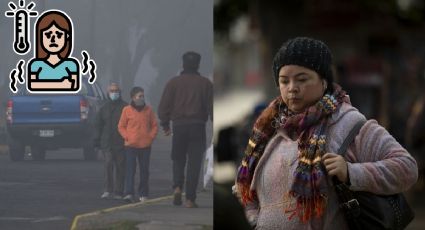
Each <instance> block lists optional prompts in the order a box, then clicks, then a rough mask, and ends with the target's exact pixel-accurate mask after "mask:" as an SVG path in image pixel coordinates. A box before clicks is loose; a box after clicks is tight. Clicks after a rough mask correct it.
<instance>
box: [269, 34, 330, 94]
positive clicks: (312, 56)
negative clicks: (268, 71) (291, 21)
mask: <svg viewBox="0 0 425 230" xmlns="http://www.w3.org/2000/svg"><path fill="white" fill-rule="evenodd" d="M331 64H332V54H331V51H330V50H329V48H328V46H327V45H326V44H325V43H323V42H322V41H319V40H316V39H313V38H308V37H296V38H294V39H290V40H288V41H287V42H285V43H284V44H283V45H282V47H281V48H280V49H279V51H278V52H277V53H276V55H275V57H274V59H273V75H274V79H275V82H276V85H279V71H280V69H281V68H282V67H283V66H285V65H298V66H302V67H305V68H308V69H311V70H313V71H315V72H316V73H317V74H319V76H320V78H322V79H325V80H326V81H327V83H328V90H327V91H330V92H333V87H332V85H333V84H332V83H333V76H332V70H331Z"/></svg>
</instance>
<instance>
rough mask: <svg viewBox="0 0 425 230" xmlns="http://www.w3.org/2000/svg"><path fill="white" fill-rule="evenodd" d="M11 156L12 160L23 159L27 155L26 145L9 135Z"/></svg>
mask: <svg viewBox="0 0 425 230" xmlns="http://www.w3.org/2000/svg"><path fill="white" fill-rule="evenodd" d="M8 146H9V156H10V160H12V161H22V160H24V155H25V145H24V144H22V143H20V142H18V141H16V140H13V139H12V138H10V137H9V140H8Z"/></svg>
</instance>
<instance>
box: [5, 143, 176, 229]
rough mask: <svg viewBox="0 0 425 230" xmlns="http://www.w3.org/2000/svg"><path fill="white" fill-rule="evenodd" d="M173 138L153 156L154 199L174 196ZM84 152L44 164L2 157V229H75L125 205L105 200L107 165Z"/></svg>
mask: <svg viewBox="0 0 425 230" xmlns="http://www.w3.org/2000/svg"><path fill="white" fill-rule="evenodd" d="M170 145H171V143H170V139H169V138H166V137H161V136H160V137H159V138H158V140H157V141H156V142H155V144H154V146H153V150H152V157H151V168H150V172H151V180H150V182H151V184H150V189H151V198H155V197H160V196H165V195H169V194H171V160H170V157H169V150H170ZM82 158H83V155H82V151H80V150H77V149H68V150H61V151H50V152H49V151H48V152H47V159H46V161H44V162H34V161H31V160H28V161H25V162H11V161H10V160H9V157H8V155H5V154H0V229H2V230H14V229H16V230H18V229H19V230H23V229H35V230H37V229H40V230H41V229H43V230H47V229H55V230H58V229H69V228H70V226H71V222H72V220H73V218H74V216H75V215H77V214H81V213H87V212H92V211H95V210H98V209H104V208H109V207H113V206H118V205H122V204H125V203H124V202H123V201H116V200H102V199H100V198H99V197H100V195H101V193H102V185H103V179H102V178H103V171H102V169H103V162H102V161H101V160H100V161H95V162H86V161H84V160H82Z"/></svg>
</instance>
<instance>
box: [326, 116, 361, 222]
mask: <svg viewBox="0 0 425 230" xmlns="http://www.w3.org/2000/svg"><path fill="white" fill-rule="evenodd" d="M365 123H366V120H363V119H362V120H360V121H358V122H357V123H356V124H355V125H354V127H353V128H352V129H351V130H350V132H349V133H348V135H347V137H346V138H345V139H344V141H343V142H342V144H341V146H340V147H339V149H338V151H337V154H338V155H341V156H342V157H344V158H345V155H346V153H347V149H348V147H349V146H350V144H351V143H352V142H353V141H354V138H355V137H356V136H357V134H358V133H359V132H360V129H361V128H362V127H363V125H364V124H365ZM332 181H333V184H334V186H335V190H336V194H337V196H338V200H339V202H340V206H341V208H342V209H343V210H344V212H345V215H346V216H347V217H348V219H350V220H351V218H353V217H357V216H359V215H360V204H359V202H358V201H357V199H356V198H355V197H354V194H353V192H352V191H351V190H350V189H349V188H348V186H347V184H345V183H343V182H341V181H339V180H338V178H337V177H336V176H334V177H333V178H332Z"/></svg>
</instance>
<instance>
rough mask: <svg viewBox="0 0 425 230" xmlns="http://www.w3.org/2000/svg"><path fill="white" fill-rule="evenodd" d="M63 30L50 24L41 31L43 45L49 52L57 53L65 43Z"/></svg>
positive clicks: (65, 35)
mask: <svg viewBox="0 0 425 230" xmlns="http://www.w3.org/2000/svg"><path fill="white" fill-rule="evenodd" d="M67 36H68V35H67V34H66V32H65V31H63V30H61V29H59V28H57V27H56V25H52V26H50V27H49V28H47V29H46V30H44V31H43V32H42V40H43V46H44V48H45V49H46V50H47V51H48V52H49V53H59V52H61V51H62V49H63V48H64V47H65V45H66V37H67Z"/></svg>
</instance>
